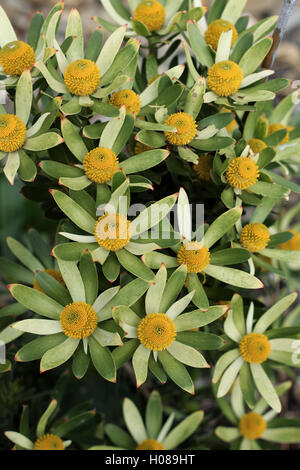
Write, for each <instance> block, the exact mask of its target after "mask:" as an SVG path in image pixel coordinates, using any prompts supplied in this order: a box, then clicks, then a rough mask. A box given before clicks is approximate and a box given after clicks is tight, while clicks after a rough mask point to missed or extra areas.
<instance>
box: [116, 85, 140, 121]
mask: <svg viewBox="0 0 300 470" xmlns="http://www.w3.org/2000/svg"><path fill="white" fill-rule="evenodd" d="M109 104H111V105H112V106H115V107H116V108H119V109H120V108H121V107H122V106H125V108H126V113H127V114H134V116H136V115H137V114H138V113H139V111H140V109H141V100H140V97H139V95H137V94H136V93H135V92H134V91H132V90H119V91H116V92H115V93H113V94H112V96H111V98H110V100H109Z"/></svg>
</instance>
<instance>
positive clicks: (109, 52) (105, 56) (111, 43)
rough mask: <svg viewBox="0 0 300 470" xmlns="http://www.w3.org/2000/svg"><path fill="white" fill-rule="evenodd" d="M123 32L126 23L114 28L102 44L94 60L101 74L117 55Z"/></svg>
mask: <svg viewBox="0 0 300 470" xmlns="http://www.w3.org/2000/svg"><path fill="white" fill-rule="evenodd" d="M125 32H126V25H123V26H121V27H120V28H118V29H116V31H114V32H113V33H112V34H111V35H110V37H109V38H108V39H107V41H106V42H105V44H104V46H103V47H102V50H101V53H100V55H99V57H98V59H97V62H96V63H97V65H98V67H99V69H100V72H101V75H102V76H103V75H104V73H105V72H106V71H107V70H108V69H109V68H110V66H111V65H112V63H113V61H114V59H115V57H116V55H117V52H118V50H119V49H120V47H121V45H122V42H123V39H124V36H125Z"/></svg>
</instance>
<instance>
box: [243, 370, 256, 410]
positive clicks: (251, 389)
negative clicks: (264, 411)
mask: <svg viewBox="0 0 300 470" xmlns="http://www.w3.org/2000/svg"><path fill="white" fill-rule="evenodd" d="M239 379H240V387H241V390H242V394H243V398H244V400H245V402H246V403H247V405H248V406H249V407H250V408H253V407H254V405H255V403H256V396H255V386H254V382H253V378H252V375H251V371H250V366H249V364H248V363H247V362H244V364H243V365H242V367H241V370H240V375H239Z"/></svg>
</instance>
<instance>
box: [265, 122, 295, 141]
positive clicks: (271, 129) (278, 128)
mask: <svg viewBox="0 0 300 470" xmlns="http://www.w3.org/2000/svg"><path fill="white" fill-rule="evenodd" d="M283 129H284V130H286V131H287V132H286V136H285V137H284V138H283V139H282V140H281V142H279V144H278V145H283V144H286V143H287V142H288V141H289V140H290V132H291V131H292V130H293V129H294V128H293V127H292V126H284V125H283V124H280V123H278V124H277V123H275V124H270V125H269V130H268V135H271V134H273V132H277V131H281V130H283Z"/></svg>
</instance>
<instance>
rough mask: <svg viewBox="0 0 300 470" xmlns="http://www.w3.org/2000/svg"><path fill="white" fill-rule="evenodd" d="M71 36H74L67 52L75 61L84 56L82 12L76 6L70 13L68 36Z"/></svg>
mask: <svg viewBox="0 0 300 470" xmlns="http://www.w3.org/2000/svg"><path fill="white" fill-rule="evenodd" d="M69 36H72V37H73V38H74V40H73V42H72V44H71V46H70V47H69V49H68V51H67V54H66V55H67V58H68V60H69V62H70V63H71V62H74V60H78V59H83V58H84V50H83V31H82V23H81V17H80V14H79V12H78V10H76V8H73V9H72V10H71V12H70V14H69V18H68V23H67V28H66V38H67V37H69Z"/></svg>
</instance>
